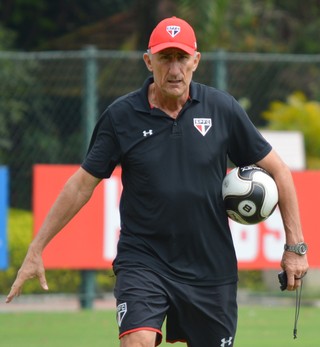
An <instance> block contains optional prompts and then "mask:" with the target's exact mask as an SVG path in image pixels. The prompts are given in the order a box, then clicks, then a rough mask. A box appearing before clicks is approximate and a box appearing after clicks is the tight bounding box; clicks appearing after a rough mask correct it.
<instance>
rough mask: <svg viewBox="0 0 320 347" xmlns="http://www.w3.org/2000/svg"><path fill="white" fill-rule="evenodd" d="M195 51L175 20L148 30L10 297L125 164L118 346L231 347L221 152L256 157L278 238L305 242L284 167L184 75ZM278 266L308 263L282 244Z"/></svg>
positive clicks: (238, 111) (245, 125) (229, 251)
mask: <svg viewBox="0 0 320 347" xmlns="http://www.w3.org/2000/svg"><path fill="white" fill-rule="evenodd" d="M200 58H201V55H200V53H199V52H198V51H197V44H196V37H195V34H194V31H193V29H192V27H191V26H190V25H189V24H188V23H187V22H185V21H184V20H182V19H179V18H176V17H172V18H167V19H164V20H163V21H161V22H160V23H159V24H158V25H157V26H156V28H155V29H154V31H153V32H152V34H151V37H150V41H149V47H148V51H147V52H146V53H145V54H144V56H143V59H144V62H145V64H146V66H147V68H148V69H149V71H150V72H151V73H152V77H150V78H148V79H147V80H146V81H145V83H144V85H143V86H142V88H141V89H139V90H138V91H135V92H133V93H130V94H128V95H126V96H124V97H122V98H119V99H118V100H116V101H115V102H114V103H113V104H111V105H110V106H109V107H108V108H107V110H106V111H105V112H104V114H103V115H102V117H101V118H100V119H99V121H98V123H97V126H96V128H95V131H94V133H93V136H92V140H91V144H90V147H89V151H88V154H87V156H86V158H85V160H84V162H83V164H82V166H81V168H80V169H79V170H78V171H77V172H76V173H75V174H74V175H73V176H72V177H71V178H70V179H69V180H68V182H67V183H66V185H65V187H64V189H63V190H62V192H61V194H60V195H59V196H58V198H57V200H56V202H55V203H54V205H53V207H52V209H51V211H50V212H49V214H48V216H47V218H46V220H45V221H44V224H43V226H42V227H41V230H40V231H39V233H38V234H37V236H36V237H35V239H34V240H33V242H32V243H31V245H30V247H29V250H28V253H27V255H26V258H25V260H24V262H23V264H22V266H21V269H20V270H19V272H18V276H17V278H16V281H15V282H14V284H13V286H12V289H11V291H10V293H9V295H8V297H7V302H10V301H11V300H12V299H13V298H14V296H17V295H19V294H20V292H21V288H22V285H23V283H24V282H25V281H26V280H27V279H29V278H32V277H38V278H39V280H40V283H41V285H42V287H43V288H44V289H48V286H47V283H46V279H45V272H44V268H43V263H42V258H41V253H42V251H43V250H44V248H45V246H46V245H47V244H48V243H49V241H50V240H51V239H52V238H53V237H54V236H55V235H56V234H57V233H58V232H59V231H60V230H61V229H62V228H63V227H64V226H65V225H66V224H67V223H68V222H69V221H70V219H72V218H73V217H74V215H75V214H76V213H77V212H78V211H79V210H80V209H81V207H82V206H83V205H84V204H85V203H86V202H87V201H88V200H89V199H90V196H91V195H92V193H93V191H94V189H95V187H96V186H97V184H98V183H99V182H100V181H101V179H103V178H108V177H110V175H111V174H112V171H113V169H114V168H115V166H116V165H118V164H121V166H122V182H123V193H122V197H121V203H120V215H121V235H120V240H119V243H118V253H117V257H116V259H115V261H114V264H113V265H114V271H115V274H116V275H117V281H116V286H115V296H116V299H117V318H118V324H119V329H120V335H119V336H120V346H121V347H138V346H139V347H154V346H155V345H158V344H159V343H160V342H161V327H162V323H163V321H164V319H165V318H167V339H168V341H170V342H175V341H185V342H186V343H187V344H188V346H189V347H200V346H201V347H209V346H210V347H213V346H216V347H218V346H232V345H233V343H234V339H235V333H236V324H237V303H236V292H237V262H236V257H235V252H234V247H233V243H232V238H231V233H230V230H229V226H228V218H227V216H226V212H225V209H224V205H223V200H222V197H221V186H222V180H223V178H224V176H225V174H226V169H227V156H229V158H230V159H231V160H232V161H233V162H234V164H235V165H237V166H244V165H249V164H253V163H255V164H256V165H258V166H260V167H262V168H264V169H265V170H267V171H268V172H269V173H270V174H271V175H272V176H273V178H274V179H275V181H276V183H277V186H278V190H279V207H280V211H281V215H282V218H283V223H284V226H285V231H286V242H287V244H288V245H289V246H294V245H296V244H298V243H301V242H303V234H302V230H301V224H300V220H299V212H298V203H297V198H296V194H295V189H294V185H293V181H292V177H291V173H290V170H289V169H288V167H287V166H286V165H285V164H284V163H283V161H282V160H281V159H280V158H279V156H278V155H277V154H276V153H275V151H274V150H273V149H272V148H271V146H270V145H269V143H267V142H266V141H265V140H264V138H263V137H262V136H261V134H260V133H259V132H258V131H257V129H256V128H255V127H254V126H253V124H252V123H251V122H250V120H249V118H248V116H247V115H246V113H245V112H244V111H243V109H242V108H241V107H240V106H239V104H238V103H237V102H236V101H235V99H234V98H233V97H231V96H230V95H228V94H227V93H224V92H220V91H218V90H216V89H214V88H211V87H207V86H204V85H201V84H198V83H195V82H193V81H192V76H193V72H194V71H195V70H196V69H197V67H198V64H199V62H200ZM282 267H283V268H284V269H285V270H286V272H287V275H288V287H287V289H288V290H294V289H296V288H297V287H298V286H299V285H300V282H301V280H300V278H301V277H302V276H303V275H304V274H305V273H306V271H307V268H308V265H307V259H306V256H305V255H299V254H297V253H295V252H293V251H292V249H291V248H290V249H289V250H288V251H285V252H284V254H283V259H282Z"/></svg>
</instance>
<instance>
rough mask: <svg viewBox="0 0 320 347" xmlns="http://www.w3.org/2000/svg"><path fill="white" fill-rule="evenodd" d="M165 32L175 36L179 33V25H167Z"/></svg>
mask: <svg viewBox="0 0 320 347" xmlns="http://www.w3.org/2000/svg"><path fill="white" fill-rule="evenodd" d="M167 32H168V34H169V35H170V36H171V37H175V36H177V35H178V34H179V33H180V27H179V26H177V25H168V26H167Z"/></svg>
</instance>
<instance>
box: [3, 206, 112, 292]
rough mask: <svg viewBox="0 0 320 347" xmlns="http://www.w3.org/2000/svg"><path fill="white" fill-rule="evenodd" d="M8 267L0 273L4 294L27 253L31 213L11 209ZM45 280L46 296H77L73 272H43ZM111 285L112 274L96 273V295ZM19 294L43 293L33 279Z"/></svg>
mask: <svg viewBox="0 0 320 347" xmlns="http://www.w3.org/2000/svg"><path fill="white" fill-rule="evenodd" d="M8 230H9V232H8V242H9V255H10V259H9V264H10V266H9V268H8V269H7V270H6V271H1V272H0V292H1V293H4V294H7V293H8V292H9V290H10V287H11V285H12V283H13V282H14V279H15V277H16V274H17V271H18V270H19V268H20V266H21V264H22V261H23V259H24V257H25V255H26V253H27V250H28V246H29V244H30V242H31V240H32V235H33V218H32V213H31V212H28V211H23V210H17V209H11V210H10V211H9V219H8ZM46 278H47V281H48V286H49V290H50V293H59V292H63V293H77V292H78V291H79V285H80V281H81V277H80V272H79V271H75V270H47V271H46ZM113 284H114V277H113V276H112V271H99V272H97V290H98V292H105V291H110V289H111V288H112V287H113ZM23 293H25V294H30V293H43V290H42V288H41V287H40V284H39V281H38V280H37V279H34V280H30V281H27V282H26V283H25V285H24V287H23Z"/></svg>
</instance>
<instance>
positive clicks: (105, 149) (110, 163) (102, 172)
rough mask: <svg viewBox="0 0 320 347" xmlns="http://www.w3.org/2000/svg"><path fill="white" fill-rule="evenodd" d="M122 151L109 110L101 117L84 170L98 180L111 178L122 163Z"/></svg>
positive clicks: (83, 166) (93, 135)
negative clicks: (117, 166)
mask: <svg viewBox="0 0 320 347" xmlns="http://www.w3.org/2000/svg"><path fill="white" fill-rule="evenodd" d="M120 158H121V149H120V145H119V142H118V139H117V136H116V133H115V130H114V127H113V125H112V121H111V115H110V113H109V111H108V109H107V110H106V111H105V112H104V113H103V114H102V116H101V117H100V119H99V121H98V123H97V125H96V127H95V129H94V131H93V134H92V138H91V141H90V145H89V149H88V152H87V155H86V157H85V159H84V161H83V163H82V165H81V166H82V168H83V169H84V170H86V171H87V172H89V173H90V174H92V175H93V176H95V177H98V178H109V177H110V176H111V174H112V172H113V170H114V168H115V167H116V165H117V164H119V163H120Z"/></svg>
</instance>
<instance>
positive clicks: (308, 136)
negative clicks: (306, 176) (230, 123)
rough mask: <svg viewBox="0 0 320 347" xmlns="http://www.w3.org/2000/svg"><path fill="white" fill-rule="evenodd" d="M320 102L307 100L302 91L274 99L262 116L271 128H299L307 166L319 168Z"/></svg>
mask: <svg viewBox="0 0 320 347" xmlns="http://www.w3.org/2000/svg"><path fill="white" fill-rule="evenodd" d="M319 115H320V102H318V101H311V100H307V98H306V96H305V95H304V94H303V93H302V92H295V93H293V94H291V95H289V96H288V98H287V100H286V102H282V101H274V102H272V103H271V104H270V106H269V109H268V110H266V111H265V112H263V114H262V116H263V117H264V118H265V119H266V120H268V121H269V123H268V128H269V129H271V130H299V131H301V132H302V134H303V135H304V140H305V148H306V154H307V163H308V167H309V168H311V169H316V168H320V136H319V134H320V116H319Z"/></svg>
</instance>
